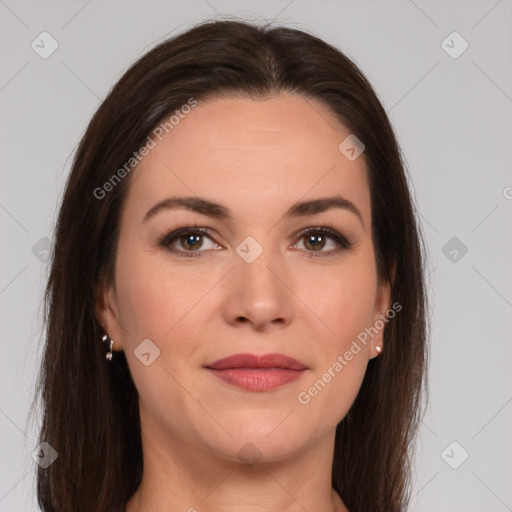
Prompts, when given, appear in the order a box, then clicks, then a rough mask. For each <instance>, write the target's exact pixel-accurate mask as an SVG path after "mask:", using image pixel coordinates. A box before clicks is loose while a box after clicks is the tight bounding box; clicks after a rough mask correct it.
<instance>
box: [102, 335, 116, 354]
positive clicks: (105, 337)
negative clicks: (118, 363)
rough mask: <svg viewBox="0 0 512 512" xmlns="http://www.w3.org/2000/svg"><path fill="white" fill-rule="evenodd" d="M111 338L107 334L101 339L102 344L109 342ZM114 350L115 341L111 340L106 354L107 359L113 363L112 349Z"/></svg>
mask: <svg viewBox="0 0 512 512" xmlns="http://www.w3.org/2000/svg"><path fill="white" fill-rule="evenodd" d="M108 340H109V337H108V336H107V335H106V334H105V335H104V336H103V338H102V339H101V341H102V342H105V341H108ZM113 348H114V340H110V347H109V351H108V352H107V353H106V354H105V358H106V359H108V360H109V361H112V349H113Z"/></svg>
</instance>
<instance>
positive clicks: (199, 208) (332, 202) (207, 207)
mask: <svg viewBox="0 0 512 512" xmlns="http://www.w3.org/2000/svg"><path fill="white" fill-rule="evenodd" d="M180 208H183V209H186V210H191V211H193V212H196V213H200V214H201V215H206V216H208V217H213V218H215V219H219V220H228V219H231V218H232V217H233V215H232V213H231V211H230V210H229V209H228V208H226V207H225V206H223V205H221V204H218V203H214V202H212V201H209V200H207V199H203V198H201V197H168V198H166V199H164V200H163V201H160V202H158V203H157V204H155V205H154V206H153V207H151V208H150V209H149V210H148V211H147V213H146V215H144V218H143V219H142V222H147V221H148V220H149V219H151V218H152V217H155V216H156V215H157V214H158V213H161V212H163V211H165V210H174V209H180ZM333 208H339V209H343V210H347V211H349V212H352V213H354V214H355V215H356V216H357V217H358V218H359V221H360V222H361V224H362V226H363V228H364V222H363V216H362V214H361V212H360V211H359V209H358V208H357V206H356V205H355V204H354V203H353V202H352V201H349V200H348V199H346V198H344V197H341V196H340V195H336V196H332V197H324V198H320V199H312V200H310V201H299V202H297V203H295V204H293V205H292V206H291V207H290V208H289V209H288V211H287V212H286V213H285V214H284V218H292V217H306V216H308V215H318V214H320V213H323V212H326V211H328V210H331V209H333Z"/></svg>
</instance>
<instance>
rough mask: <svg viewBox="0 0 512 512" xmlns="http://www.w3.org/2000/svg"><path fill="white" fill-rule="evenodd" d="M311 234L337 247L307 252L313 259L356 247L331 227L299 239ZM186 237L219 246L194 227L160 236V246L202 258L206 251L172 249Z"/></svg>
mask: <svg viewBox="0 0 512 512" xmlns="http://www.w3.org/2000/svg"><path fill="white" fill-rule="evenodd" d="M311 234H314V235H325V236H327V237H328V238H330V239H331V240H333V241H334V242H335V243H336V245H337V247H336V249H334V250H330V251H307V250H306V252H309V253H311V256H310V257H311V258H323V257H328V256H332V255H334V254H338V253H339V252H340V251H343V250H350V249H352V247H353V245H354V244H353V243H352V242H350V241H349V240H348V239H347V238H346V237H344V236H343V235H342V234H340V233H338V232H337V231H336V230H335V229H333V228H331V227H329V226H319V227H311V228H306V229H305V230H303V231H302V232H301V233H300V234H299V237H298V239H299V240H300V239H301V238H304V237H305V236H306V235H311ZM185 235H205V236H207V237H208V238H210V240H212V242H214V243H216V244H217V242H215V241H214V240H213V239H212V237H211V236H210V234H209V230H207V229H205V228H200V227H199V226H196V225H194V226H188V227H184V228H180V229H177V230H175V231H172V232H171V233H167V234H164V235H162V236H160V237H159V239H158V246H159V247H163V248H165V249H166V250H168V251H169V252H171V253H173V254H176V255H178V256H180V257H183V258H197V257H200V256H202V254H201V253H202V252H204V251H201V250H196V251H185V250H177V249H172V248H171V247H170V245H171V244H172V243H173V242H174V241H176V240H179V238H180V237H182V236H185ZM217 245H220V244H217Z"/></svg>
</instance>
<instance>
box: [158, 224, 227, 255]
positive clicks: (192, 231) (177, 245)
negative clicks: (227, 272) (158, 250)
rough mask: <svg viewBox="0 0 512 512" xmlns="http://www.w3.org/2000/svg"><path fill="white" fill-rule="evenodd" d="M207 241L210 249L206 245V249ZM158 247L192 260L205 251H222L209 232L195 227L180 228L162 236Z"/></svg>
mask: <svg viewBox="0 0 512 512" xmlns="http://www.w3.org/2000/svg"><path fill="white" fill-rule="evenodd" d="M206 240H208V241H209V242H210V247H208V244H206V246H207V247H206V248H205V241H206ZM158 245H159V246H161V247H164V248H165V249H167V250H168V251H170V252H172V253H174V254H178V255H179V256H183V257H192V258H194V257H197V256H201V253H202V252H204V250H205V249H222V247H221V246H220V245H219V244H217V243H215V242H214V241H213V240H212V238H211V236H210V235H209V234H208V230H206V229H204V228H198V227H195V226H194V227H190V226H188V227H185V228H180V229H177V230H176V231H173V232H172V233H169V234H167V235H164V236H162V237H161V238H160V240H159V242H158ZM200 249H202V250H200ZM194 253H195V254H194Z"/></svg>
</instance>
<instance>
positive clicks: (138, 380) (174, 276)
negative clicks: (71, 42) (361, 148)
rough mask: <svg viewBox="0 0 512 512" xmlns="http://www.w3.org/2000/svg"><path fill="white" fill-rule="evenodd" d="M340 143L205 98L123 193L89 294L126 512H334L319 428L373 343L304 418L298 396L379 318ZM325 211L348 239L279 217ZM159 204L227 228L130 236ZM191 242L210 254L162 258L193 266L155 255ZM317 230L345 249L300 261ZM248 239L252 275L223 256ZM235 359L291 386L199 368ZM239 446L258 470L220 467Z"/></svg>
mask: <svg viewBox="0 0 512 512" xmlns="http://www.w3.org/2000/svg"><path fill="white" fill-rule="evenodd" d="M349 134H350V132H349V131H348V130H347V128H345V127H344V126H343V125H342V124H340V122H339V121H337V120H336V119H335V118H334V116H333V115H332V114H331V112H330V111H329V110H328V109H327V108H326V107H325V106H323V105H321V104H320V103H318V102H315V101H312V100H310V99H308V100H307V101H306V100H305V99H304V98H302V97H300V96H298V95H280V96H276V97H272V98H267V99H264V100H253V99H247V98H234V97H232V98H226V97H224V98H216V99H212V100H208V101H205V102H200V103H199V104H198V105H197V106H196V107H195V108H193V109H192V111H191V112H190V113H189V114H188V115H187V116H186V117H185V118H184V119H181V120H180V122H179V124H178V125H177V126H175V127H174V129H173V130H172V131H170V132H169V133H168V134H167V135H165V136H164V137H163V139H162V141H161V142H159V143H158V145H157V146H156V147H155V148H154V149H152V150H151V151H150V153H149V155H148V156H146V157H145V159H144V160H143V161H142V162H141V164H140V165H139V167H138V168H137V170H136V171H134V174H133V175H132V176H131V177H130V179H131V180H132V181H131V183H130V188H129V192H128V195H127V197H126V200H125V203H124V205H123V206H124V207H123V210H122V216H121V234H120V239H119V246H118V252H117V259H116V265H115V279H114V282H113V283H112V284H111V285H103V286H100V287H99V291H98V299H97V304H96V311H97V317H98V319H99V321H100V323H101V324H102V325H103V327H104V328H105V331H106V332H107V333H108V334H109V336H110V337H111V338H112V339H113V340H114V342H115V345H114V351H116V350H124V351H125V353H126V357H127V361H128V365H129V368H130V372H131V374H132V376H133V379H134V382H135V385H136V387H137V390H138V393H139V403H140V416H141V428H142V443H143V455H144V474H143V480H142V483H141V486H140V488H139V490H138V491H137V492H136V493H135V494H134V496H133V497H132V498H131V500H130V501H129V503H128V506H127V509H126V510H127V512H137V511H148V512H149V511H151V512H160V511H162V512H163V511H166V512H167V511H168V510H169V507H170V506H172V509H173V510H183V511H187V510H188V511H190V512H192V511H194V510H197V511H199V512H203V511H212V512H213V511H221V510H222V511H224V512H228V511H235V510H236V511H237V512H245V511H255V510H258V511H277V510H279V511H283V512H284V511H286V512H292V511H293V512H295V511H303V510H304V509H305V510H308V511H311V512H313V511H323V512H325V511H328V512H330V511H331V512H334V511H337V512H341V511H347V510H348V509H347V508H346V507H345V505H344V504H343V502H342V500H341V499H340V497H339V496H338V495H337V493H335V492H334V491H333V489H332V487H331V468H332V458H333V448H334V438H335V428H336V425H337V424H338V423H339V422H340V421H341V420H342V419H343V417H344V416H345V415H346V414H347V412H348V410H349V408H350V407H351V405H352V403H353V402H354V399H355V397H356V396H357V393H358V391H359V389H360V386H361V383H362V380H363V377H364V374H365V371H366V367H367V364H368V360H369V359H370V358H372V357H375V356H377V355H378V352H377V350H376V349H375V347H376V346H377V347H379V346H380V347H382V345H383V343H382V331H379V334H377V335H376V336H374V337H373V338H371V339H370V340H369V341H368V343H367V345H366V346H364V345H362V350H361V351H360V352H359V353H358V354H356V355H354V357H353V359H352V360H351V361H350V362H348V364H347V365H346V366H345V367H344V368H343V370H342V371H341V372H339V373H337V374H336V376H335V377H334V378H332V379H331V381H330V382H329V383H328V384H327V385H326V386H325V387H324V388H323V389H322V390H321V391H320V392H318V394H317V395H316V396H314V397H312V398H311V400H310V402H309V403H308V404H302V403H300V402H299V401H298V398H297V397H298V394H299V393H300V392H303V391H307V390H308V388H309V387H310V386H312V385H313V384H314V382H315V381H317V380H318V379H319V378H321V377H322V375H323V374H324V373H325V372H326V371H327V370H328V368H330V367H332V366H333V363H334V362H335V361H336V360H337V357H338V356H339V355H343V354H344V353H345V352H346V351H347V350H349V348H350V346H351V344H352V342H353V340H355V339H356V338H357V336H358V334H359V333H361V332H362V331H364V329H365V328H367V327H369V326H372V325H374V323H375V321H376V320H377V319H379V318H380V316H379V315H381V314H384V313H385V312H386V311H387V310H388V309H389V307H390V286H389V283H379V282H378V279H377V270H376V264H375V253H374V247H373V244H372V239H371V217H370V193H369V188H368V182H367V178H366V171H365V164H364V159H363V157H359V158H357V159H356V160H354V161H349V160H348V159H347V158H346V157H345V156H344V155H343V154H342V153H341V152H340V151H339V150H338V145H339V144H340V142H341V141H343V140H344V139H345V137H347V136H348V135H349ZM336 194H339V195H341V196H342V197H344V198H346V199H349V200H350V201H352V202H353V203H354V205H356V207H357V208H358V209H359V211H360V213H361V217H362V222H361V221H360V219H359V218H358V216H357V215H355V214H354V213H353V212H351V211H349V210H347V209H340V208H334V209H330V210H328V211H325V212H322V213H320V214H316V215H308V216H306V217H297V218H290V219H288V218H284V213H285V212H286V211H287V210H288V208H289V207H290V206H291V205H292V204H294V203H295V202H297V201H299V200H301V201H305V200H311V199H319V198H323V197H330V196H333V195H336ZM170 196H174V197H182V196H187V197H190V196H199V197H201V198H205V199H208V200H211V201H214V202H216V203H220V204H222V205H224V206H226V207H228V208H229V209H230V210H231V211H232V215H233V216H232V218H231V219H229V220H219V219H215V218H212V217H208V216H205V215H203V214H199V213H197V212H193V211H189V210H186V209H173V210H163V211H161V212H160V213H158V214H157V215H155V216H154V217H152V218H150V219H149V220H147V221H145V222H143V217H144V215H145V214H146V212H147V211H148V210H149V209H150V208H151V207H152V206H154V205H155V204H156V203H158V202H159V201H161V200H162V199H165V198H167V197H170ZM194 225H196V226H199V227H204V228H209V230H210V231H209V233H210V235H211V238H209V236H210V235H205V236H203V238H202V242H203V243H202V245H201V243H200V242H199V244H197V245H199V246H200V248H199V249H198V250H195V251H193V250H192V249H190V245H188V246H187V245H186V241H185V244H183V238H182V239H181V241H180V239H179V238H178V239H177V240H175V241H174V242H173V243H172V246H173V247H174V248H175V249H176V250H178V251H179V250H181V251H182V252H181V253H180V254H183V253H185V252H186V251H188V253H187V254H189V253H190V252H194V254H197V252H198V251H199V252H201V255H200V256H199V257H183V256H180V255H179V254H173V253H171V252H169V251H168V250H167V249H166V248H164V247H161V246H159V245H158V237H159V236H160V235H164V234H167V233H170V232H171V231H173V230H175V229H178V228H181V227H187V226H194ZM326 225H327V226H330V227H332V228H333V229H335V230H336V231H338V232H339V233H341V234H342V235H344V236H345V237H346V238H348V239H349V240H350V241H351V242H352V243H353V246H352V248H350V249H341V250H339V251H337V252H336V243H335V242H334V241H333V240H332V239H330V238H327V239H326V240H325V242H324V244H325V245H323V244H320V248H318V247H317V248H315V247H312V245H311V244H309V243H308V241H310V240H311V238H310V236H309V235H307V234H306V235H303V234H301V232H302V231H303V230H304V229H305V228H311V227H319V226H326ZM192 231H193V230H192ZM247 236H251V237H253V238H254V239H255V240H256V241H257V242H258V244H259V245H260V246H261V247H262V248H263V252H262V254H261V255H260V256H259V257H258V258H257V259H256V260H255V261H254V262H252V263H247V262H246V261H245V260H244V259H242V258H241V257H240V256H239V255H238V253H237V252H236V248H237V246H239V244H240V243H241V242H242V241H243V240H244V239H245V238H246V237H247ZM187 240H188V241H189V242H190V238H188V239H187ZM319 253H321V254H320V255H319ZM185 256H186V254H185ZM147 338H149V339H150V340H151V341H152V343H154V345H156V346H157V347H158V349H159V350H160V356H159V357H157V358H156V359H155V360H154V362H152V363H151V364H150V365H149V366H145V365H144V364H142V363H141V361H140V360H139V359H138V358H137V357H136V356H135V354H134V350H135V349H136V348H137V347H138V346H139V344H140V343H141V342H142V340H144V339H147ZM236 353H252V354H265V353H281V354H285V355H288V356H290V357H293V358H295V359H298V360H299V361H302V362H303V363H305V364H306V365H307V366H308V370H306V371H305V372H304V373H303V374H302V376H301V377H300V378H299V379H298V380H296V381H294V382H291V383H288V384H285V385H283V386H281V387H279V388H277V389H275V390H272V391H266V392H254V391H247V390H243V389H240V388H238V387H235V386H233V385H230V384H227V383H225V382H223V381H221V380H220V379H218V378H217V377H215V376H214V375H212V373H211V372H210V371H208V370H207V369H205V368H204V365H206V364H207V363H211V362H213V361H215V360H217V359H220V358H223V357H226V356H228V355H232V354H236ZM114 357H116V354H115V352H114ZM246 443H252V445H253V446H252V445H251V448H247V447H246V448H245V450H246V451H247V450H249V452H250V454H252V455H254V458H255V459H258V457H259V459H258V460H257V461H255V462H256V463H255V464H254V465H251V466H249V465H247V464H245V463H244V462H243V461H242V460H240V458H239V457H238V456H237V453H238V452H239V450H241V449H242V447H244V446H245V445H246Z"/></svg>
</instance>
